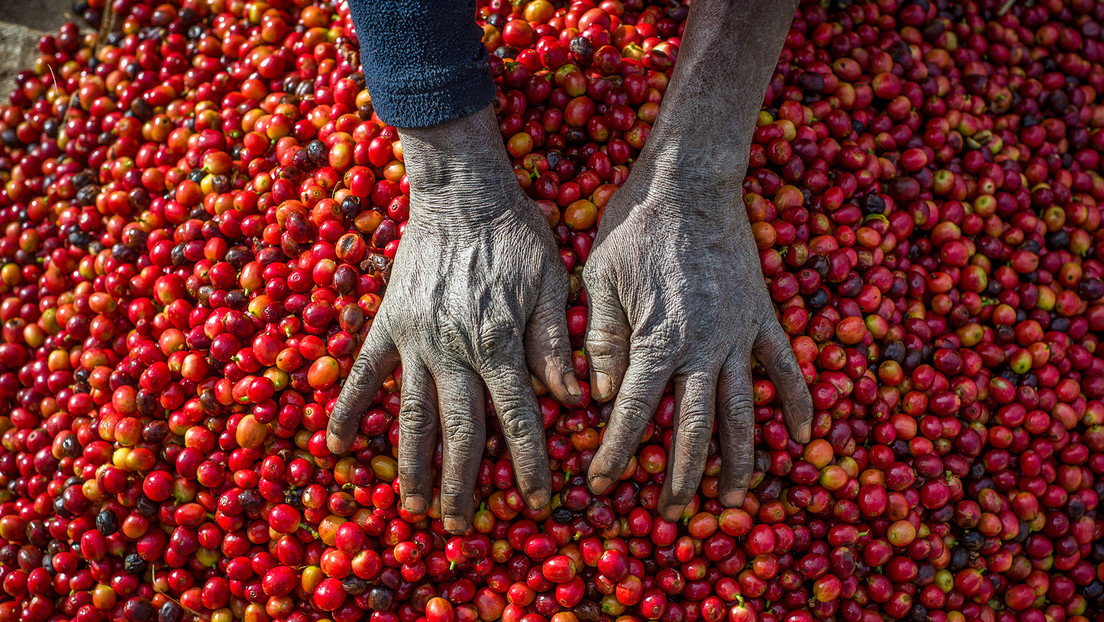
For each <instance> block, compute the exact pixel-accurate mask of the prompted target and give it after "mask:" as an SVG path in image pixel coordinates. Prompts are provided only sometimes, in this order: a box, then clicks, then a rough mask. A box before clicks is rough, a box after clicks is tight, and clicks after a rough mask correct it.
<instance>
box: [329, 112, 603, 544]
mask: <svg viewBox="0 0 1104 622" xmlns="http://www.w3.org/2000/svg"><path fill="white" fill-rule="evenodd" d="M488 115H489V118H488ZM473 117H474V118H473ZM473 117H468V118H466V119H461V120H460V121H456V122H453V124H461V126H460V127H455V126H454V127H444V128H443V129H431V130H418V131H412V130H409V131H406V132H400V135H401V136H402V139H403V148H404V152H405V154H406V160H407V175H408V178H409V180H410V183H411V205H410V213H411V217H410V220H409V222H408V223H407V227H406V231H405V234H404V235H403V238H402V244H401V245H400V246H399V249H398V252H397V253H396V256H395V262H394V266H393V268H392V272H391V281H390V283H389V285H388V291H387V295H386V296H385V297H384V301H383V303H382V305H381V307H380V309H379V313H378V314H377V315H376V318H375V321H374V323H373V324H372V327H371V329H370V330H369V332H368V336H367V338H366V339H365V343H364V345H363V346H362V348H361V351H360V354H359V355H358V357H357V360H356V363H355V364H354V365H353V369H352V371H351V373H350V374H349V377H348V379H347V380H346V381H345V385H344V387H343V388H342V391H341V394H340V396H339V397H338V401H337V405H336V406H335V408H334V410H333V414H332V415H331V419H330V423H329V428H328V430H327V432H328V434H327V445H328V446H329V448H330V450H331V451H332V452H334V453H341V452H343V451H345V450H346V449H348V447H349V446H350V445H351V444H352V443H353V441H354V439H355V436H356V431H357V425H358V422H359V421H360V417H361V416H362V415H363V414H364V412H365V411H367V410H368V407H369V406H370V404H371V402H372V400H373V398H374V397H375V395H376V392H377V390H378V388H379V386H380V383H381V382H382V381H383V379H384V378H385V377H386V376H387V374H388V373H390V371H391V369H393V368H394V366H395V364H396V363H397V362H398V360H399V359H400V358H401V359H402V363H403V374H402V388H401V394H402V406H401V408H400V410H399V415H398V418H399V439H400V440H399V445H398V451H399V455H398V467H399V481H400V486H401V489H402V502H403V506H404V507H405V508H406V509H407V511H409V512H411V513H415V514H420V513H423V512H425V511H426V510H427V509H428V508H429V505H430V503H431V502H432V498H433V472H432V468H431V464H430V462H431V460H432V458H433V454H434V449H435V446H436V438H437V432H438V428H440V432H441V438H442V442H443V446H444V456H443V462H442V465H441V484H440V486H441V513H442V520H443V523H444V526H445V528H446V529H447V530H448V531H450V532H454V533H460V532H464V531H466V530H467V528H468V526H469V525H470V524H471V519H472V514H473V512H474V492H473V491H474V487H475V481H476V478H477V475H478V470H479V462H480V459H481V458H482V456H483V446H484V442H485V438H486V429H485V412H484V393H483V385H484V384H485V385H486V388H487V391H488V392H489V394H490V397H491V401H492V403H493V404H494V408H495V411H496V412H497V413H498V418H499V422H500V424H501V427H502V432H503V435H504V436H505V438H506V441H507V444H508V446H509V449H510V454H511V458H512V459H513V462H514V469H515V474H516V479H517V485H518V488H519V490H520V491H521V494H522V496H523V497H524V498H525V499H526V501H527V503H528V504H529V506H530V507H532V508H534V509H535V508H539V507H543V506H544V505H546V504H547V503H548V501H549V498H550V494H551V485H550V477H551V474H550V471H549V464H548V453H547V448H546V446H545V436H544V426H543V422H542V419H541V416H540V410H539V407H538V405H537V400H536V397H535V396H534V394H533V389H532V384H531V380H530V375H529V373H530V370H531V371H532V372H533V374H534V375H535V376H536V377H537V378H538V379H540V380H541V381H542V382H543V383H544V384H545V385H546V386H547V387H548V388H549V390H550V391H551V392H552V394H553V395H554V396H555V397H557V398H558V399H560V400H561V401H563V402H565V403H569V404H570V403H578V401H579V399H580V398H581V391H580V388H579V385H578V382H577V381H576V379H575V376H574V371H572V370H573V369H574V367H573V366H572V363H571V356H570V346H569V342H568V336H567V328H566V322H565V317H564V303H565V300H566V296H567V288H568V280H567V274H566V272H565V270H564V266H563V262H562V261H561V259H560V257H559V253H558V252H557V249H556V245H555V242H554V241H553V238H552V233H551V231H550V229H549V227H548V223H547V221H546V220H545V219H544V216H543V215H542V214H541V212H540V208H539V207H538V206H537V205H536V204H535V203H533V202H532V201H531V200H530V199H528V198H527V197H526V196H525V195H524V194H523V193H522V191H521V189H520V187H518V185H517V181H516V179H515V177H514V174H513V171H512V170H511V169H510V167H509V164H508V160H506V157H505V152H504V150H503V147H502V142H501V139H500V138H499V134H498V126H497V123H496V122H495V118H494V113H493V112H491V111H490V109H489V108H488V109H487V110H484V111H483V112H482V113H477V114H476V115H473ZM446 125H451V124H446ZM499 152H501V153H499Z"/></svg>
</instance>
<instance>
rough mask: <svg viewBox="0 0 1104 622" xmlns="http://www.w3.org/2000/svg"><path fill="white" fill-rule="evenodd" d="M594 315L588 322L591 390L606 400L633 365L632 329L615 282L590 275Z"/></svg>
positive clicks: (590, 295)
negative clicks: (631, 360)
mask: <svg viewBox="0 0 1104 622" xmlns="http://www.w3.org/2000/svg"><path fill="white" fill-rule="evenodd" d="M583 279H584V281H586V284H585V285H586V293H587V300H588V301H589V302H590V318H589V322H588V323H587V334H586V351H587V355H588V356H589V357H590V394H591V395H592V396H593V397H594V399H596V400H598V401H600V402H604V401H606V400H609V399H610V398H612V397H613V396H614V395H615V394H616V393H617V391H618V389H619V388H620V386H621V383H622V379H623V377H624V375H625V370H626V368H628V366H629V364H630V363H629V337H630V336H631V335H632V329H631V328H630V326H629V321H628V319H627V318H626V317H625V311H624V310H623V309H622V308H621V302H620V300H619V299H618V296H617V292H616V290H614V288H613V284H612V283H609V282H608V281H606V280H604V279H601V278H591V279H587V277H586V275H585V274H584V276H583Z"/></svg>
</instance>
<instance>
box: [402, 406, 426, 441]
mask: <svg viewBox="0 0 1104 622" xmlns="http://www.w3.org/2000/svg"><path fill="white" fill-rule="evenodd" d="M431 423H432V420H431V419H430V416H429V413H428V412H427V409H426V408H425V404H424V403H422V402H421V401H420V399H418V398H407V399H406V400H404V401H403V404H402V408H401V409H400V410H399V438H402V439H405V440H410V439H413V438H416V437H418V436H420V435H423V434H425V433H426V432H427V431H428V428H429V426H430V424H431Z"/></svg>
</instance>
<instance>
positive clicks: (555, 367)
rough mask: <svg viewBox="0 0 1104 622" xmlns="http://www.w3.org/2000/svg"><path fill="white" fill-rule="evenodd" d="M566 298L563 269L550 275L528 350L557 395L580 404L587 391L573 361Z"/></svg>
mask: <svg viewBox="0 0 1104 622" xmlns="http://www.w3.org/2000/svg"><path fill="white" fill-rule="evenodd" d="M557 268H558V267H557ZM549 272H552V270H551V269H550V270H549ZM566 302H567V275H566V274H564V273H563V271H562V270H556V271H555V272H552V273H551V274H548V275H546V276H545V279H544V284H543V287H542V288H541V292H540V298H539V299H538V300H537V307H536V309H534V310H533V315H532V316H531V317H530V318H529V326H528V327H527V328H526V329H525V352H526V358H527V359H528V361H529V369H531V370H533V373H534V374H535V375H536V376H537V378H539V379H540V381H541V382H543V383H544V386H546V387H548V390H549V391H551V392H552V395H554V396H556V399H558V400H560V401H561V402H563V403H565V404H578V403H579V400H580V399H581V398H582V396H583V391H582V389H580V388H579V381H578V380H577V379H576V378H575V366H574V365H572V363H571V343H570V341H569V340H568V337H567V319H566V317H565V316H564V307H565V303H566ZM496 408H497V407H496Z"/></svg>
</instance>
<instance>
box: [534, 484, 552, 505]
mask: <svg viewBox="0 0 1104 622" xmlns="http://www.w3.org/2000/svg"><path fill="white" fill-rule="evenodd" d="M551 498H552V497H551V496H550V495H549V494H548V490H546V489H544V488H539V489H537V490H534V491H533V492H531V493H529V507H531V508H534V509H539V508H543V507H544V506H546V505H548V501H549V499H551Z"/></svg>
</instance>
